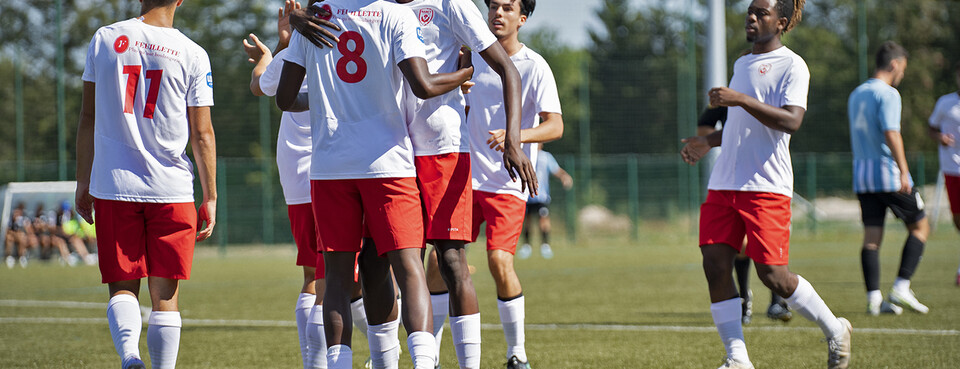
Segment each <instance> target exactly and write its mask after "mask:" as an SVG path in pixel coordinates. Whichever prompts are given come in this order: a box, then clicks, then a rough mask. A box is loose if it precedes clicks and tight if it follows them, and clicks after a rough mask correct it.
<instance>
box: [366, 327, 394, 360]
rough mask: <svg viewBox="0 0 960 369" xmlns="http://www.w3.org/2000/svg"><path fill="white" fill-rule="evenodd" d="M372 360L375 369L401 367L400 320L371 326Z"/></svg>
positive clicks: (368, 333) (369, 338)
mask: <svg viewBox="0 0 960 369" xmlns="http://www.w3.org/2000/svg"><path fill="white" fill-rule="evenodd" d="M367 329H368V331H367V338H368V340H369V343H370V359H371V362H372V367H373V368H375V369H396V368H397V367H398V366H399V365H400V339H399V338H397V334H398V333H399V332H400V318H397V320H394V321H392V322H386V323H383V324H378V325H371V326H369V327H368V328H367Z"/></svg>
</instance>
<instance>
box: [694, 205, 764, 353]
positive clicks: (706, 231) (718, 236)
mask: <svg viewBox="0 0 960 369" xmlns="http://www.w3.org/2000/svg"><path fill="white" fill-rule="evenodd" d="M734 196H736V193H735V192H733V191H709V192H708V193H707V199H706V201H705V202H704V203H703V204H702V205H701V206H700V232H699V234H700V237H699V244H700V254H701V255H702V257H703V272H704V276H705V277H706V279H707V288H708V291H709V293H710V315H711V316H712V317H713V324H714V326H716V327H717V334H718V335H719V336H720V341H721V342H722V343H723V348H724V351H725V352H726V361H725V363H724V367H730V368H737V367H739V368H752V367H753V364H751V363H750V357H749V355H748V353H747V345H746V342H745V340H744V337H743V322H742V321H741V305H740V296H739V294H738V293H737V287H736V285H735V284H734V281H733V260H734V258H736V255H737V254H738V249H737V247H742V246H743V237H744V233H745V230H744V224H743V220H742V219H741V218H740V216H739V215H738V213H737V211H736V209H734V208H733V207H732V203H733V197H734Z"/></svg>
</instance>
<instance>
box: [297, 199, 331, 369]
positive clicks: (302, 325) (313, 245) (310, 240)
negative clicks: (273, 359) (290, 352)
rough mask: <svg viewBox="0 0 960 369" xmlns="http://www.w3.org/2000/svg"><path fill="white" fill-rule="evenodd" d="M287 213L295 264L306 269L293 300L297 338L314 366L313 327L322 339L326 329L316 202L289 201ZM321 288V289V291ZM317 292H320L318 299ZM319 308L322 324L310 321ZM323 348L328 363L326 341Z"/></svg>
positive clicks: (305, 358)
mask: <svg viewBox="0 0 960 369" xmlns="http://www.w3.org/2000/svg"><path fill="white" fill-rule="evenodd" d="M287 217H288V218H289V219H290V232H291V233H292V234H293V241H294V243H295V244H296V245H297V258H296V265H299V266H301V267H302V269H303V284H302V285H301V287H300V293H299V295H298V296H297V300H296V303H295V304H294V310H293V311H294V318H295V321H296V322H297V338H298V341H299V343H300V358H301V361H302V363H303V367H304V368H310V367H312V366H311V365H310V363H309V358H310V356H309V354H310V339H309V337H310V329H311V328H313V329H315V330H316V332H314V333H313V336H314V337H316V338H317V339H319V340H322V339H323V337H324V333H323V324H322V323H323V304H322V302H323V299H322V296H323V287H324V286H325V284H324V282H323V279H322V277H323V275H324V272H323V269H322V268H320V270H319V271H318V270H317V266H318V265H320V266H322V265H323V256H322V254H320V253H319V249H320V241H319V239H318V236H317V225H316V221H315V220H314V218H313V206H312V205H311V204H310V203H303V204H291V205H287ZM318 289H319V291H318ZM317 296H321V299H320V301H317ZM314 311H316V314H317V315H316V317H314V319H315V321H316V322H318V323H319V324H314V325H311V324H310V321H311V315H313V314H314ZM316 346H317V347H316V349H318V350H320V354H319V355H318V357H321V358H323V359H324V360H322V361H321V363H323V364H326V349H327V347H326V343H323V342H321V344H318V345H316Z"/></svg>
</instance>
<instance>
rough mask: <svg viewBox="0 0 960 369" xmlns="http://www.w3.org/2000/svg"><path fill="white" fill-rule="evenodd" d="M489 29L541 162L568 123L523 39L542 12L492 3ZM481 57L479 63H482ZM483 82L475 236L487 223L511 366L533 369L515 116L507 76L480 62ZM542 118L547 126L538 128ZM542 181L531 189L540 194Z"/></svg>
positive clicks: (530, 146)
mask: <svg viewBox="0 0 960 369" xmlns="http://www.w3.org/2000/svg"><path fill="white" fill-rule="evenodd" d="M485 3H486V4H487V26H488V27H489V28H490V30H491V31H493V34H494V36H497V40H498V41H499V42H500V45H502V46H503V49H504V50H506V52H507V54H508V55H510V59H511V60H512V61H513V64H514V65H516V67H517V70H518V71H519V72H520V79H521V81H522V83H521V86H520V89H521V97H522V102H521V105H520V108H521V111H522V114H521V116H522V120H521V121H520V128H521V131H520V132H519V133H520V134H519V136H520V137H518V140H517V141H520V142H522V143H525V144H526V145H524V146H523V151H524V152H525V153H526V155H527V156H528V157H530V158H531V160H532V161H534V162H536V161H537V159H536V158H537V152H538V151H539V150H538V149H537V143H539V142H547V141H552V140H556V139H558V138H560V137H561V136H562V135H563V118H562V116H561V115H560V98H559V95H558V93H557V84H556V81H555V80H554V78H553V71H551V70H550V66H549V65H547V63H546V61H545V60H543V57H541V56H540V55H539V54H537V53H536V52H534V51H533V50H530V49H529V48H527V47H526V46H524V45H523V44H522V43H520V41H519V39H518V35H519V32H520V28H521V27H522V26H523V25H524V23H526V21H527V17H529V16H530V15H531V14H532V13H533V10H534V8H535V7H536V1H534V0H487V1H485ZM474 59H476V58H474ZM476 68H477V72H476V74H475V75H474V78H473V82H475V83H476V84H475V85H474V86H473V87H472V88H471V92H470V93H469V94H467V108H468V109H469V110H468V111H467V112H468V114H467V126H468V127H469V129H470V133H469V134H470V150H471V152H470V158H471V171H472V177H473V185H472V186H473V190H474V191H473V235H472V237H471V238H472V241H476V240H477V237H478V236H479V234H480V225H481V224H482V223H483V222H484V221H485V222H486V223H487V225H486V238H487V262H488V265H489V268H490V273H491V274H492V275H493V280H494V282H495V283H496V286H497V308H498V310H499V313H500V323H501V324H502V325H503V332H504V335H505V337H506V341H507V352H506V358H507V368H529V367H530V364H529V363H528V358H527V353H526V350H525V349H524V327H523V321H524V298H523V289H522V287H521V285H520V279H519V278H518V277H517V273H516V271H515V270H514V268H513V258H514V253H515V252H516V249H517V241H518V240H519V239H520V232H521V229H522V227H523V216H524V213H525V211H526V203H527V192H526V191H527V190H528V189H527V188H524V186H523V184H522V183H517V182H516V181H513V180H512V179H511V176H510V175H508V173H507V172H505V171H504V170H503V167H504V164H503V161H502V159H501V155H500V154H499V153H498V151H499V150H502V148H503V147H504V144H506V143H508V142H507V141H508V140H509V138H508V137H506V135H508V134H509V131H506V130H505V129H506V128H507V122H508V121H509V119H508V117H507V116H506V115H504V112H503V109H502V108H501V104H502V100H501V98H502V95H503V88H504V86H503V85H502V83H501V80H500V77H499V76H498V75H497V74H496V73H495V72H494V70H493V69H492V68H491V67H490V66H488V65H487V64H486V63H483V62H482V61H481V62H477V63H476ZM537 117H539V118H540V120H541V123H540V124H539V125H537V123H536V122H537ZM535 186H536V183H535V182H534V183H533V184H532V185H530V186H528V187H529V191H530V192H531V193H533V194H536V189H537V187H535Z"/></svg>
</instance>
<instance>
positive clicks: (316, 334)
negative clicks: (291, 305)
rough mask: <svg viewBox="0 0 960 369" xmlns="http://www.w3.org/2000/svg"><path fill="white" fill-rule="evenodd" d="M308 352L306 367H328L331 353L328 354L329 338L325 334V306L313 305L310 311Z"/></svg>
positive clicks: (308, 319)
mask: <svg viewBox="0 0 960 369" xmlns="http://www.w3.org/2000/svg"><path fill="white" fill-rule="evenodd" d="M307 351H308V352H307V365H306V367H308V368H320V369H322V368H326V367H327V361H328V360H329V355H330V353H329V352H327V336H326V335H325V333H324V332H323V305H313V309H310V317H309V318H307ZM331 368H333V367H331Z"/></svg>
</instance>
